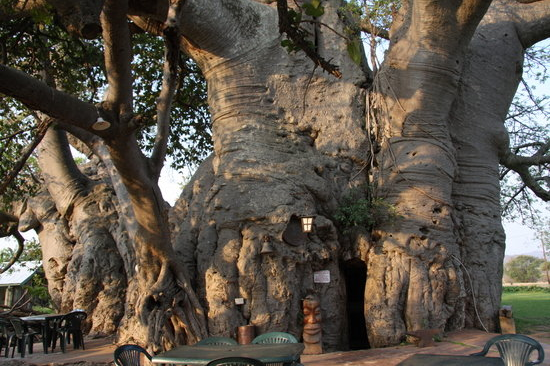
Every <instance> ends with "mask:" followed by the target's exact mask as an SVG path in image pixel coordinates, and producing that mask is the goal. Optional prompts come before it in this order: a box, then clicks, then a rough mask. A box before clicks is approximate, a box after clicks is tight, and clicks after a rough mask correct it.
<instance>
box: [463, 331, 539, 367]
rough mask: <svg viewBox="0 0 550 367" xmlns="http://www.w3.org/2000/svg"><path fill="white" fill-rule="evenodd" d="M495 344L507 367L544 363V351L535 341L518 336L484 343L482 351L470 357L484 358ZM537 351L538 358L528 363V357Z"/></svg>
mask: <svg viewBox="0 0 550 367" xmlns="http://www.w3.org/2000/svg"><path fill="white" fill-rule="evenodd" d="M493 344H495V345H496V347H497V349H498V352H499V354H500V358H502V360H503V361H504V363H505V364H506V365H507V366H532V365H535V364H539V363H542V361H544V349H543V348H542V346H541V345H540V344H539V342H537V341H536V340H535V339H533V338H530V337H528V336H525V335H520V334H504V335H498V336H495V337H494V338H492V339H490V340H488V341H487V343H485V347H483V350H482V351H481V352H478V353H473V354H471V355H472V356H485V355H486V354H487V352H488V351H489V348H491V346H492V345H493ZM535 350H536V351H538V358H537V359H536V360H534V361H529V356H530V355H531V353H532V352H533V351H535Z"/></svg>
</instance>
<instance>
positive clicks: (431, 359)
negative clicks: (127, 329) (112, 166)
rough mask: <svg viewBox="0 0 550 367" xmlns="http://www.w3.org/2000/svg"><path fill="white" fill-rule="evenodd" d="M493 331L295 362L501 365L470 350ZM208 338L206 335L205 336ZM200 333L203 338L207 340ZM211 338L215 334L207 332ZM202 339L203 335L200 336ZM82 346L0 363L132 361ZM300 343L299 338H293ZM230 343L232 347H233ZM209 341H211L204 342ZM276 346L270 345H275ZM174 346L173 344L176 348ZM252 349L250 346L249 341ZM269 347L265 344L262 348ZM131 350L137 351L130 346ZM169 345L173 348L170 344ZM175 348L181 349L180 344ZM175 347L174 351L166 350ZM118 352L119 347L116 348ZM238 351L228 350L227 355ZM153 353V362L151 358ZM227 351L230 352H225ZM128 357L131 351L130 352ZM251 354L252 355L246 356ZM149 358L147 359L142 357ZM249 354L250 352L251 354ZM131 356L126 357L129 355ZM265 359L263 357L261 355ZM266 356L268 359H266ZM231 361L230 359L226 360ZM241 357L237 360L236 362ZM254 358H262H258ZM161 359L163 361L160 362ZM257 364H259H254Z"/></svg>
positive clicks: (104, 343) (110, 349)
mask: <svg viewBox="0 0 550 367" xmlns="http://www.w3.org/2000/svg"><path fill="white" fill-rule="evenodd" d="M499 336H500V335H499V334H494V333H486V332H483V331H480V330H460V331H454V332H449V333H446V334H445V335H444V337H443V338H442V340H441V341H437V342H436V343H435V345H434V346H430V347H424V348H419V347H417V346H416V345H414V344H413V343H410V344H409V343H407V344H403V345H399V346H394V347H388V348H371V349H362V350H351V351H338V352H329V353H323V354H318V355H304V354H302V355H301V356H300V363H301V364H302V365H305V366H397V365H409V366H412V365H448V366H452V365H472V366H473V365H479V364H480V362H482V364H481V365H504V362H503V361H502V359H501V358H500V356H499V352H498V349H497V347H496V345H493V346H492V347H491V348H490V349H489V351H488V353H487V354H486V355H485V356H472V354H477V353H479V352H480V351H482V350H483V349H484V346H485V345H486V344H487V343H488V342H489V341H490V340H491V339H493V338H494V337H499ZM207 339H211V338H207ZM207 339H205V340H207ZM212 339H215V338H212ZM532 339H536V340H537V341H538V342H539V344H540V345H541V347H542V350H543V352H544V353H545V355H548V353H550V335H548V336H546V335H544V337H542V338H539V337H538V336H535V337H533V338H532ZM201 342H203V343H204V341H201ZM85 343H86V349H85V350H82V349H76V350H75V349H73V348H67V350H66V353H62V352H61V350H60V349H59V348H57V349H56V350H55V351H54V352H53V353H52V352H49V353H48V354H44V353H42V348H41V346H42V343H41V342H39V341H36V343H35V345H34V349H35V350H34V353H33V354H31V355H29V354H28V353H27V354H26V355H25V358H21V357H20V355H19V354H18V353H16V354H15V358H9V357H8V358H4V357H1V358H0V365H1V364H10V365H14V364H15V365H41V366H43V365H94V366H100V365H111V366H112V365H135V362H129V361H128V360H127V361H126V362H124V361H123V360H119V361H118V362H116V363H115V359H116V356H117V353H115V350H117V346H116V345H115V344H114V340H113V338H112V337H96V338H93V337H89V336H86V337H85ZM292 344H293V343H291V344H279V347H280V348H282V349H284V348H285V347H286V348H289V347H290V346H291V345H292ZM298 344H300V343H298ZM235 346H236V348H235ZM262 346H264V347H265V346H266V345H262V344H257V345H256V347H262ZM210 347H212V346H210ZM279 347H273V348H271V349H272V350H275V349H277V348H279ZM179 348H180V347H178V348H176V349H179ZM197 348H198V344H197V345H195V346H191V349H197ZM222 348H228V349H234V350H237V351H243V350H244V349H245V348H240V347H239V346H238V344H235V345H234V346H233V348H232V347H231V346H225V347H222ZM249 348H251V349H253V348H255V347H254V346H252V347H251V346H249ZM126 349H131V350H132V351H130V352H128V353H127V354H136V355H138V356H139V358H140V362H139V363H140V364H141V365H151V364H152V365H160V364H161V362H158V361H159V359H158V358H159V357H158V356H160V355H161V354H159V355H157V356H150V355H148V353H147V352H146V351H144V350H143V348H140V347H139V346H138V347H137V348H136V347H126ZM184 349H185V348H184ZM268 349H270V348H268ZM134 350H137V352H134ZM174 351H175V349H174ZM180 351H181V350H180ZM169 352H170V351H168V352H165V353H162V355H164V357H165V358H166V357H169V356H170V354H168V353H169ZM172 353H175V352H172ZM118 354H120V352H119V353H118ZM290 354H292V352H290ZM235 356H237V357H239V356H238V355H234V356H233V357H235ZM155 357H157V359H156V362H155V361H154V360H153V359H154V358H155ZM227 357H231V356H227ZM130 358H133V357H130ZM220 358H225V357H222V356H221V355H218V356H217V358H215V359H212V360H209V361H208V362H206V361H203V362H200V363H196V362H195V363H196V364H203V365H206V364H207V363H226V362H224V361H216V360H219V359H220ZM248 358H253V357H248ZM537 358H539V355H538V352H537V351H533V353H532V355H531V360H532V361H534V360H536V359H537ZM146 359H149V360H146ZM254 359H255V358H254ZM130 361H131V360H130ZM264 361H265V360H264ZM267 362H269V361H267ZM227 363H234V362H227ZM241 363H242V362H241ZM260 363H264V364H266V363H265V362H262V361H261V360H260ZM166 364H168V363H167V362H166ZM170 364H175V365H178V364H180V363H174V362H171V363H170ZM258 365H261V364H258ZM538 365H540V366H549V365H550V360H549V359H548V358H546V359H544V360H542V363H541V364H538Z"/></svg>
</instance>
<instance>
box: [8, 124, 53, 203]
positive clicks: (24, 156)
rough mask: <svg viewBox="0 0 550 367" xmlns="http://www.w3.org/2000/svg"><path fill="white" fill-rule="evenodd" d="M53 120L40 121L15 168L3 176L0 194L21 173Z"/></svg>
mask: <svg viewBox="0 0 550 367" xmlns="http://www.w3.org/2000/svg"><path fill="white" fill-rule="evenodd" d="M52 121H53V120H52V119H45V120H41V121H40V123H39V124H38V132H37V134H36V136H35V137H34V139H33V141H32V142H31V144H29V145H27V146H26V147H25V148H24V149H23V151H21V152H20V156H19V158H18V159H17V161H15V164H14V165H13V168H12V169H11V171H10V172H9V173H8V174H7V175H6V176H5V177H3V179H2V182H0V195H3V194H4V191H6V188H7V187H8V186H9V185H10V183H11V182H12V181H13V179H14V178H15V177H16V176H17V175H18V174H19V172H20V171H21V169H22V168H23V166H24V165H25V163H26V162H27V159H29V157H30V156H31V154H32V152H33V151H34V149H35V148H36V147H37V146H38V144H40V142H41V141H42V138H43V137H44V135H45V134H46V131H48V127H49V126H50V125H51V123H52Z"/></svg>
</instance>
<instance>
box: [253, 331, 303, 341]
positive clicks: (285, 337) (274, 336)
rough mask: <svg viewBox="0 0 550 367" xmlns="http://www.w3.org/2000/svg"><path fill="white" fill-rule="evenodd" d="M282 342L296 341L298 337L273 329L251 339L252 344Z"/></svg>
mask: <svg viewBox="0 0 550 367" xmlns="http://www.w3.org/2000/svg"><path fill="white" fill-rule="evenodd" d="M284 343H298V339H296V337H295V336H294V335H292V334H289V333H283V332H280V331H273V332H270V333H265V334H261V335H258V336H257V337H255V338H254V340H252V344H284Z"/></svg>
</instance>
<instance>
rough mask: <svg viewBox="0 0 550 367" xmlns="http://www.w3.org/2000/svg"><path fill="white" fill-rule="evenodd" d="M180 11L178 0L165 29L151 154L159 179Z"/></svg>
mask: <svg viewBox="0 0 550 367" xmlns="http://www.w3.org/2000/svg"><path fill="white" fill-rule="evenodd" d="M180 13H181V1H176V2H174V3H173V4H172V5H171V6H170V9H169V11H168V17H167V19H166V23H165V29H164V42H165V53H164V66H163V80H162V89H161V91H160V96H159V99H158V102H157V135H156V137H155V146H154V148H153V154H152V155H151V163H152V165H153V172H154V174H155V177H156V179H157V180H158V178H159V177H160V172H161V170H162V167H163V165H164V159H165V157H166V152H167V147H168V137H169V135H170V112H171V107H172V101H173V100H174V95H175V93H176V87H177V77H178V62H179V57H180V45H179V38H180V31H179V25H180V15H181V14H180Z"/></svg>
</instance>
